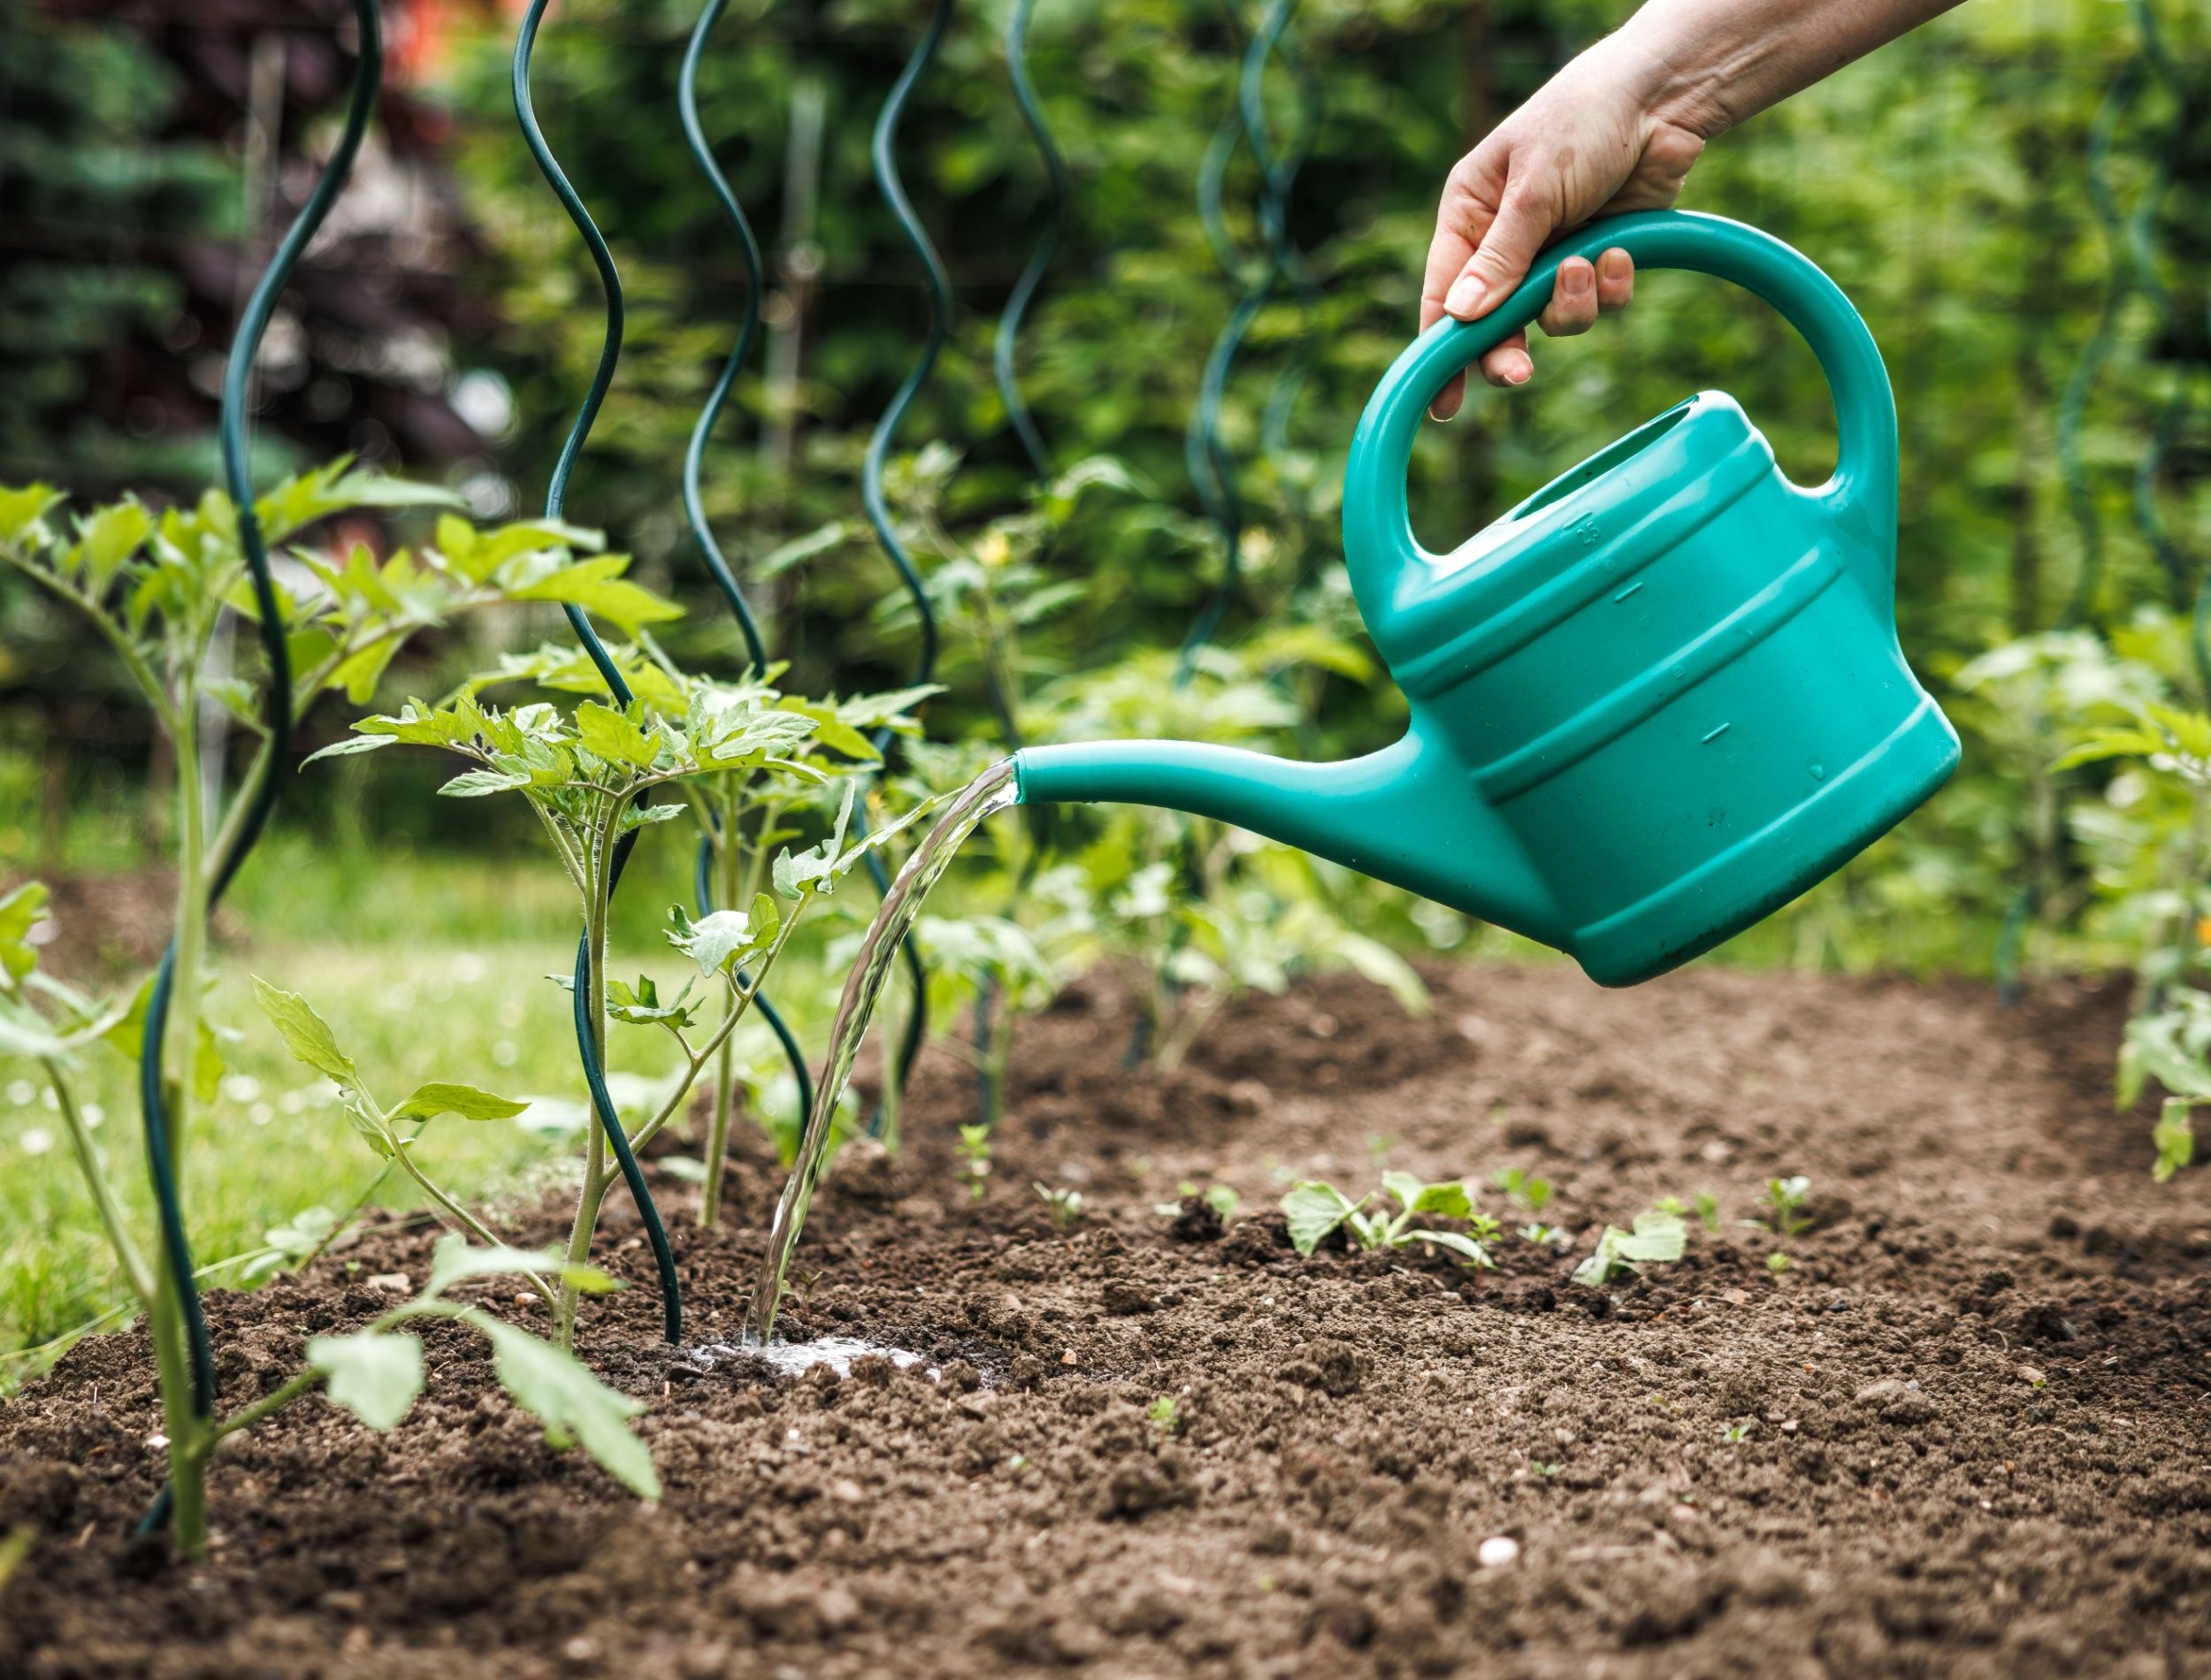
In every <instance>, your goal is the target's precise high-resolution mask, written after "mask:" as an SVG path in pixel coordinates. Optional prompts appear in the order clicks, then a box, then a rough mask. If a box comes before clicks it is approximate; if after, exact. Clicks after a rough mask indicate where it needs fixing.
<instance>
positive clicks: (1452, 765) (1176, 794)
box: [1014, 732, 1565, 945]
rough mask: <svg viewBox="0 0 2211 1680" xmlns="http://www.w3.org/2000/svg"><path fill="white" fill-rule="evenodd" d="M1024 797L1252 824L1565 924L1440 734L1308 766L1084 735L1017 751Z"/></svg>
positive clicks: (1510, 924) (1400, 881) (1482, 903)
mask: <svg viewBox="0 0 2211 1680" xmlns="http://www.w3.org/2000/svg"><path fill="white" fill-rule="evenodd" d="M1014 774H1015V776H1016V779H1017V780H1018V782H1019V784H1020V789H1021V803H1022V804H1024V805H1042V804H1047V803H1057V802H1060V801H1067V802H1073V803H1084V804H1119V805H1148V806H1159V807H1160V808H1162V809H1165V810H1169V811H1181V812H1184V813H1188V814H1190V815H1192V816H1201V817H1211V818H1213V819H1214V820H1215V821H1220V822H1227V823H1230V824H1233V825H1234V826H1235V827H1236V828H1240V829H1250V830H1251V831H1252V832H1253V833H1255V834H1261V835H1265V836H1266V837H1267V838H1268V839H1270V840H1278V841H1280V842H1281V843H1282V844H1285V845H1290V846H1296V847H1297V848H1298V849H1299V850H1300V851H1310V852H1312V853H1314V854H1315V855H1316V856H1319V857H1323V858H1327V859H1330V860H1332V861H1334V862H1336V863H1340V864H1343V865H1344V866H1345V867H1348V868H1351V869H1356V870H1358V872H1359V873H1360V874H1367V875H1372V876H1373V877H1375V878H1376V879H1377V880H1381V881H1387V882H1390V883H1391V884H1392V885H1394V886H1399V887H1404V888H1406V889H1408V890H1411V891H1413V892H1417V893H1419V895H1420V896H1421V897H1425V898H1432V899H1434V900H1435V901H1436V902H1437V903H1438V904H1443V905H1450V907H1451V908H1453V909H1455V910H1459V911H1464V912H1465V913H1466V914H1468V915H1470V916H1474V917H1478V918H1479V919H1480V920H1483V921H1490V922H1495V923H1496V924H1497V925H1498V926H1500V927H1503V928H1511V929H1512V930H1513V931H1514V932H1516V933H1520V934H1525V935H1527V936H1528V937H1530V938H1532V939H1538V940H1542V941H1543V942H1544V943H1547V944H1554V945H1555V944H1558V943H1562V942H1563V939H1564V937H1565V925H1564V921H1563V919H1562V917H1561V916H1560V913H1559V912H1558V909H1557V905H1555V904H1554V903H1553V902H1552V899H1551V895H1550V893H1549V890H1547V889H1546V888H1545V886H1544V884H1543V882H1542V878H1541V877H1540V876H1539V875H1538V874H1536V872H1535V871H1534V868H1532V867H1530V865H1529V863H1528V860H1527V859H1526V856H1525V854H1524V853H1523V852H1522V851H1521V850H1520V848H1519V844H1517V843H1516V842H1515V841H1514V839H1513V837H1512V836H1511V832H1510V831H1509V830H1508V829H1506V828H1505V826H1504V824H1503V822H1502V821H1499V819H1498V818H1497V816H1496V813H1494V812H1493V811H1491V810H1490V809H1489V808H1488V806H1486V805H1484V804H1483V803H1482V800H1481V798H1480V795H1479V794H1477V793H1476V792H1475V790H1474V789H1473V785H1472V784H1471V783H1470V782H1469V780H1468V778H1467V775H1466V773H1465V769H1464V767H1461V766H1460V765H1458V764H1457V762H1456V761H1455V760H1454V759H1453V758H1452V756H1451V755H1450V753H1449V752H1447V751H1444V750H1442V748H1441V747H1440V746H1439V745H1437V744H1436V743H1435V742H1434V741H1432V740H1428V739H1426V738H1424V737H1422V736H1421V735H1420V734H1419V733H1418V732H1415V733H1412V734H1408V735H1407V736H1405V737H1404V739H1403V740H1400V741H1399V742H1397V744H1396V745H1394V746H1389V747H1384V748H1383V749H1382V750H1381V752H1370V753H1368V754H1367V755H1366V757H1365V758H1360V759H1348V760H1343V761H1342V762H1340V763H1335V764H1304V763H1299V762H1297V761H1296V760H1289V759H1277V758H1271V757H1269V756H1268V755H1266V753H1263V752H1244V751H1243V750H1241V749H1239V748H1236V747H1226V746H1211V745H1204V744H1202V743H1197V742H1189V741H1091V742H1083V743H1079V744H1075V745H1065V746H1037V747H1025V748H1023V749H1022V750H1021V752H1017V753H1015V754H1014Z"/></svg>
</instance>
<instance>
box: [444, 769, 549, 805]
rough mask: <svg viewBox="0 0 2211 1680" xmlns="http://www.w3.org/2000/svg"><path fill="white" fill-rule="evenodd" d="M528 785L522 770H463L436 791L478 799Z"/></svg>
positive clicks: (451, 796)
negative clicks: (488, 794)
mask: <svg viewBox="0 0 2211 1680" xmlns="http://www.w3.org/2000/svg"><path fill="white" fill-rule="evenodd" d="M529 785H530V776H529V774H528V772H526V771H523V770H463V771H462V772H461V774H460V775H456V776H455V777H454V778H453V780H452V781H450V782H448V783H446V784H445V786H443V787H441V788H440V789H439V790H438V791H439V792H440V793H441V794H443V795H445V797H446V798H449V799H480V798H483V797H484V796H485V795H486V794H487V793H511V792H513V791H514V790H515V789H516V788H526V787H528V786H529Z"/></svg>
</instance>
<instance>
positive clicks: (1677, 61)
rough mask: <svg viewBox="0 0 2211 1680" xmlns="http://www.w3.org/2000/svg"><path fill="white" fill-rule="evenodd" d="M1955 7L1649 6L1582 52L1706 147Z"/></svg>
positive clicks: (1798, 1) (1817, 1)
mask: <svg viewBox="0 0 2211 1680" xmlns="http://www.w3.org/2000/svg"><path fill="white" fill-rule="evenodd" d="M1959 3H1960V0H1649V4H1646V5H1644V6H1643V7H1642V8H1641V10H1640V11H1637V12H1636V13H1635V14H1634V15H1633V17H1631V18H1630V19H1628V20H1627V21H1626V23H1625V24H1624V25H1622V26H1621V27H1620V28H1619V30H1618V32H1617V33H1616V34H1612V35H1610V36H1609V37H1608V38H1607V39H1606V40H1604V41H1603V42H1601V43H1599V45H1598V46H1597V47H1595V48H1594V49H1592V51H1591V56H1592V57H1603V59H1604V60H1605V61H1607V65H1608V67H1609V69H1610V73H1613V74H1615V75H1618V76H1620V77H1622V78H1624V79H1626V80H1628V81H1629V82H1630V83H1631V84H1632V85H1633V86H1634V87H1636V88H1638V89H1639V91H1640V92H1641V103H1642V105H1643V108H1644V109H1645V110H1646V111H1651V112H1652V113H1654V114H1655V115H1656V116H1657V117H1658V118H1660V119H1661V120H1664V121H1666V122H1671V123H1676V124H1679V125H1680V126H1682V127H1684V128H1687V129H1688V130H1690V131H1691V132H1692V133H1694V134H1696V135H1698V136H1699V137H1700V138H1701V139H1704V140H1710V139H1712V138H1713V137H1714V136H1715V135H1718V134H1725V132H1726V131H1727V130H1728V129H1730V128H1733V127H1734V126H1737V125H1738V124H1740V123H1743V122H1747V121H1748V120H1749V119H1750V118H1753V117H1755V116H1756V115H1757V114H1758V113H1759V112H1760V111H1763V110H1765V109H1766V108H1767V107H1768V106H1769V105H1774V104H1778V103H1780V102H1781V101H1782V100H1784V99H1786V98H1787V97H1788V96H1789V95H1791V94H1794V93H1796V92H1798V91H1800V90H1802V88H1809V86H1811V84H1812V83H1814V82H1816V81H1817V80H1821V79H1822V78H1823V77H1825V76H1829V75H1832V74H1833V73H1835V72H1836V71H1838V70H1840V69H1841V68H1842V66H1843V65H1847V64H1849V63H1852V62H1853V61H1854V60H1856V59H1859V58H1862V57H1864V56H1865V55H1866V54H1867V53H1869V52H1871V51H1872V50H1874V49H1875V48H1877V47H1882V46H1886V44H1887V43H1888V42H1892V41H1894V40H1895V39H1896V38H1897V36H1899V35H1901V34H1906V33H1908V32H1909V31H1910V30H1913V29H1916V28H1917V27H1919V26H1920V25H1921V24H1923V23H1924V22H1926V21H1927V20H1928V19H1930V18H1932V17H1935V16H1937V15H1938V14H1939V13H1941V12H1944V11H1948V10H1950V8H1951V7H1953V6H1955V5H1956V4H1959Z"/></svg>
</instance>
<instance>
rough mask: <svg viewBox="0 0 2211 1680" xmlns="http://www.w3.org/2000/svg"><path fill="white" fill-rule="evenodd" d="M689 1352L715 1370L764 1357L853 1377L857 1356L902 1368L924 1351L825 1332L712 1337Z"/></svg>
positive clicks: (794, 1368) (778, 1364)
mask: <svg viewBox="0 0 2211 1680" xmlns="http://www.w3.org/2000/svg"><path fill="white" fill-rule="evenodd" d="M688 1356H689V1358H690V1360H691V1363H692V1364H694V1365H696V1366H698V1367H699V1368H700V1369H701V1370H704V1371H711V1370H713V1369H714V1367H715V1365H716V1364H718V1363H721V1362H722V1361H723V1360H724V1359H764V1360H766V1361H767V1362H768V1363H769V1364H770V1365H773V1366H774V1367H775V1368H776V1369H777V1371H788V1372H790V1373H791V1374H792V1376H803V1375H805V1373H806V1372H807V1371H812V1370H813V1369H814V1368H815V1366H816V1365H827V1366H829V1367H830V1369H831V1370H832V1371H836V1373H837V1374H838V1376H839V1377H849V1376H851V1375H852V1374H853V1361H854V1360H855V1359H868V1358H876V1359H887V1360H889V1361H890V1362H891V1363H892V1364H893V1365H896V1366H897V1367H898V1368H899V1370H900V1371H905V1370H907V1369H909V1368H910V1367H912V1366H914V1365H918V1364H920V1363H922V1355H919V1354H917V1353H914V1352H911V1351H909V1350H908V1349H907V1348H891V1347H887V1346H885V1345H884V1344H883V1343H881V1342H874V1341H862V1340H861V1339H860V1338H859V1337H857V1336H822V1337H821V1338H819V1339H818V1340H814V1341H776V1342H768V1343H765V1344H760V1343H753V1342H747V1343H746V1344H745V1345H744V1346H742V1347H738V1346H736V1345H733V1344H732V1343H730V1342H726V1341H710V1342H708V1343H706V1344H705V1345H704V1346H702V1347H698V1348H692V1349H691V1350H690V1352H689V1355H688ZM928 1374H929V1375H930V1377H931V1378H934V1377H936V1375H937V1368H936V1367H935V1366H934V1365H931V1366H930V1367H929V1370H928Z"/></svg>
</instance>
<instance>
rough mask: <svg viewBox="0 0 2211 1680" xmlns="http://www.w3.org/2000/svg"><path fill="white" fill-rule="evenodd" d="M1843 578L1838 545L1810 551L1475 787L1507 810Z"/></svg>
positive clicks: (1502, 762)
mask: <svg viewBox="0 0 2211 1680" xmlns="http://www.w3.org/2000/svg"><path fill="white" fill-rule="evenodd" d="M1842 575H1843V564H1842V559H1841V557H1840V555H1839V554H1837V553H1836V551H1835V550H1834V549H1833V548H1832V546H1819V547H1813V548H1809V549H1807V550H1806V551H1805V552H1804V553H1803V554H1801V555H1799V556H1798V557H1797V560H1796V562H1795V564H1794V565H1792V566H1791V567H1790V568H1789V569H1787V570H1786V571H1785V572H1783V573H1782V574H1781V575H1780V576H1779V577H1777V578H1775V579H1774V580H1773V581H1772V582H1771V584H1767V585H1766V586H1765V587H1764V588H1763V589H1762V590H1760V591H1759V592H1757V593H1756V595H1753V596H1752V597H1751V598H1750V599H1748V600H1747V601H1745V602H1744V603H1743V604H1742V605H1741V606H1740V607H1737V608H1736V609H1735V610H1734V611H1733V613H1731V614H1729V615H1727V616H1726V617H1725V618H1724V619H1722V620H1721V621H1720V622H1718V623H1717V624H1715V625H1713V626H1712V628H1711V629H1710V630H1706V631H1705V632H1704V634H1703V635H1702V636H1700V637H1698V638H1696V639H1695V641H1693V642H1691V643H1690V644H1689V645H1687V647H1682V648H1677V649H1676V650H1675V651H1674V652H1673V653H1669V654H1668V655H1667V656H1666V657H1665V658H1664V659H1662V660H1659V661H1656V663H1654V664H1653V665H1651V666H1650V668H1649V669H1647V670H1646V671H1644V673H1643V674H1642V675H1641V676H1639V677H1637V678H1635V679H1634V680H1633V681H1632V682H1628V683H1622V684H1621V685H1620V686H1619V687H1618V688H1616V689H1614V690H1613V691H1611V692H1610V694H1606V695H1604V696H1603V697H1602V698H1600V699H1595V700H1593V701H1591V702H1590V703H1589V704H1588V705H1587V706H1583V707H1582V708H1581V710H1580V711H1579V712H1577V713H1575V714H1573V715H1572V717H1570V718H1568V719H1566V720H1565V722H1563V723H1560V724H1557V726H1555V727H1554V728H1552V729H1549V730H1548V731H1547V732H1545V733H1544V734H1543V735H1542V736H1541V737H1538V738H1537V739H1535V740H1533V741H1531V742H1529V743H1528V744H1527V745H1526V746H1524V747H1522V748H1521V749H1520V750H1519V752H1511V753H1508V754H1506V755H1505V756H1504V757H1503V758H1502V759H1499V760H1496V761H1495V762H1494V763H1490V764H1486V765H1484V766H1483V767H1481V768H1480V769H1479V770H1477V771H1475V772H1474V785H1475V786H1476V787H1477V788H1479V789H1480V790H1481V796H1482V798H1485V799H1488V801H1489V802H1490V803H1491V804H1492V805H1503V804H1504V803H1505V802H1506V801H1507V800H1510V799H1515V798H1519V796H1520V795H1521V794H1523V793H1526V792H1527V791H1528V790H1530V789H1531V788H1534V787H1538V786H1541V785H1542V783H1545V782H1548V781H1549V780H1550V778H1551V777H1553V776H1555V775H1558V774H1559V772H1561V771H1562V770H1566V769H1570V768H1571V767H1573V766H1574V765H1577V764H1579V763H1580V762H1581V760H1584V759H1586V758H1587V757H1588V756H1589V754H1591V753H1592V752H1595V751H1596V750H1597V749H1598V748H1599V747H1602V746H1605V745H1610V743H1611V742H1614V741H1617V740H1618V739H1619V737H1621V736H1623V735H1625V734H1626V733H1627V731H1628V730H1630V729H1633V728H1634V727H1635V726H1636V725H1637V724H1638V723H1641V722H1643V721H1644V720H1645V719H1647V718H1649V717H1651V716H1653V715H1654V714H1656V713H1657V712H1659V711H1660V710H1662V709H1663V708H1664V707H1665V706H1670V705H1672V703H1673V702H1674V701H1675V700H1678V699H1680V698H1681V696H1682V695H1684V694H1686V693H1687V692H1688V691H1689V690H1691V689H1693V688H1695V686H1696V685H1697V684H1698V683H1702V682H1703V681H1704V680H1705V679H1706V678H1708V677H1710V676H1713V675H1714V674H1715V673H1716V672H1718V671H1719V670H1720V669H1722V668H1724V667H1725V666H1727V665H1730V664H1733V662H1734V661H1736V660H1739V659H1740V658H1741V657H1742V656H1743V655H1744V654H1745V653H1748V652H1749V651H1750V650H1751V649H1752V648H1754V647H1756V646H1757V645H1758V644H1759V643H1761V642H1763V640H1765V638H1767V637H1769V636H1771V635H1772V634H1773V632H1774V631H1775V630H1779V629H1780V628H1781V626H1782V625H1784V624H1786V623H1787V622H1789V620H1791V619H1792V618H1794V617H1795V616H1796V615H1798V614H1799V613H1801V612H1802V611H1803V610H1804V609H1805V608H1806V607H1809V606H1810V605H1811V604H1812V603H1813V602H1814V601H1816V600H1817V599H1819V598H1820V596H1822V595H1823V594H1825V592H1827V590H1828V589H1829V588H1830V587H1832V585H1833V584H1834V582H1835V580H1836V579H1837V578H1839V577H1841V576H1842Z"/></svg>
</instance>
